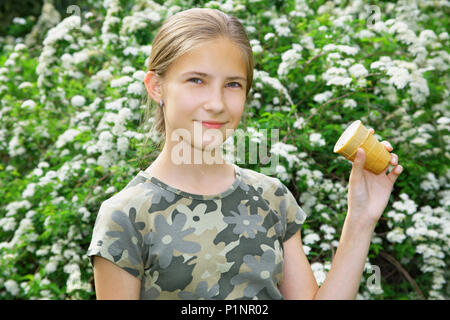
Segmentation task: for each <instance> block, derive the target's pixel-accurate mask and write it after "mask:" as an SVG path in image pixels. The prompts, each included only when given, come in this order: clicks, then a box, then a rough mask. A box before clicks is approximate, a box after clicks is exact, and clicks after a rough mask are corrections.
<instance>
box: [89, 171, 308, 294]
mask: <svg viewBox="0 0 450 320" xmlns="http://www.w3.org/2000/svg"><path fill="white" fill-rule="evenodd" d="M233 166H234V167H235V173H236V178H235V181H234V183H233V184H232V186H231V187H230V188H229V189H228V190H226V191H224V192H222V193H220V194H218V195H206V196H205V195H198V194H192V193H188V192H184V191H181V190H178V189H175V188H173V187H170V186H169V185H167V184H165V183H164V182H162V181H161V180H159V179H157V178H155V177H153V176H150V175H149V174H148V173H146V172H145V171H140V172H139V173H138V174H137V175H136V176H135V177H134V178H133V179H132V180H131V181H130V182H129V183H128V185H127V186H126V187H125V188H124V189H122V190H121V191H120V192H118V193H116V194H115V195H114V196H112V197H111V198H109V199H107V200H105V201H104V202H103V203H102V204H101V206H100V210H99V213H98V216H97V220H96V222H95V226H94V230H93V235H92V240H91V243H90V246H89V249H88V253H87V254H88V256H89V257H90V259H91V263H92V261H93V259H92V258H93V256H94V255H97V256H101V257H103V258H106V259H108V260H109V261H112V262H113V263H115V264H116V265H117V266H119V267H120V268H122V269H124V270H126V271H127V272H129V273H130V274H132V275H133V276H135V277H137V278H138V279H139V280H140V281H141V292H140V298H141V299H282V298H283V297H282V295H281V293H280V291H279V290H278V284H280V282H281V280H282V278H283V272H282V271H283V242H284V241H286V240H287V239H289V238H290V237H291V236H292V235H294V234H295V233H296V232H297V231H298V230H299V229H300V228H301V225H302V224H303V222H304V221H305V219H306V214H305V212H304V211H303V210H302V209H301V207H300V206H299V205H298V204H297V201H296V200H295V198H294V196H293V195H292V194H291V192H290V191H289V190H288V189H287V188H286V186H284V184H283V183H282V182H281V181H280V180H279V179H277V178H273V177H269V176H266V175H264V174H261V173H258V172H256V171H253V170H250V169H244V168H240V167H239V166H237V165H235V164H233ZM111 281H114V279H111Z"/></svg>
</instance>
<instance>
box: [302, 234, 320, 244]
mask: <svg viewBox="0 0 450 320" xmlns="http://www.w3.org/2000/svg"><path fill="white" fill-rule="evenodd" d="M319 240H320V237H319V235H318V234H317V233H310V234H308V235H307V236H305V237H304V238H303V243H304V244H313V243H315V242H317V241H319Z"/></svg>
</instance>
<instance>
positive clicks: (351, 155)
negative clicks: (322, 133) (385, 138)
mask: <svg viewBox="0 0 450 320" xmlns="http://www.w3.org/2000/svg"><path fill="white" fill-rule="evenodd" d="M358 148H362V149H364V151H365V153H366V162H365V164H364V168H365V169H367V170H369V171H372V172H373V173H375V174H380V173H381V172H382V171H383V170H384V169H386V167H387V166H388V165H389V162H390V161H391V157H392V155H391V154H390V153H389V152H388V151H387V150H386V147H385V146H384V145H383V144H382V143H380V142H379V141H378V140H377V139H376V138H375V137H374V136H373V135H372V134H370V133H369V130H368V129H367V128H366V127H364V126H363V124H362V123H361V120H356V121H354V122H353V123H352V124H351V125H350V126H349V127H348V128H347V129H345V131H344V133H342V135H341V136H340V137H339V139H338V141H337V142H336V144H335V146H334V149H333V152H335V153H339V154H340V155H342V156H344V157H345V158H346V159H347V160H350V161H352V162H353V160H355V157H356V150H357V149H358Z"/></svg>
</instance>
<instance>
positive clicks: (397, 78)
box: [387, 67, 411, 89]
mask: <svg viewBox="0 0 450 320" xmlns="http://www.w3.org/2000/svg"><path fill="white" fill-rule="evenodd" d="M387 74H388V75H390V76H391V78H390V79H389V84H394V85H395V86H396V87H397V88H398V89H403V88H404V87H405V86H406V85H407V84H408V82H410V81H411V75H410V74H409V72H408V70H406V69H404V68H398V67H390V68H388V70H387Z"/></svg>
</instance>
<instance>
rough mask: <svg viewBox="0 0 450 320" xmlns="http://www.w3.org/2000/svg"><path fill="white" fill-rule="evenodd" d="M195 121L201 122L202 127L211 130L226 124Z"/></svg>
mask: <svg viewBox="0 0 450 320" xmlns="http://www.w3.org/2000/svg"><path fill="white" fill-rule="evenodd" d="M197 121H199V122H201V123H202V125H203V126H204V127H206V128H213V129H218V128H220V127H221V126H223V125H224V124H225V123H226V122H218V121H209V120H208V121H202V120H197Z"/></svg>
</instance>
